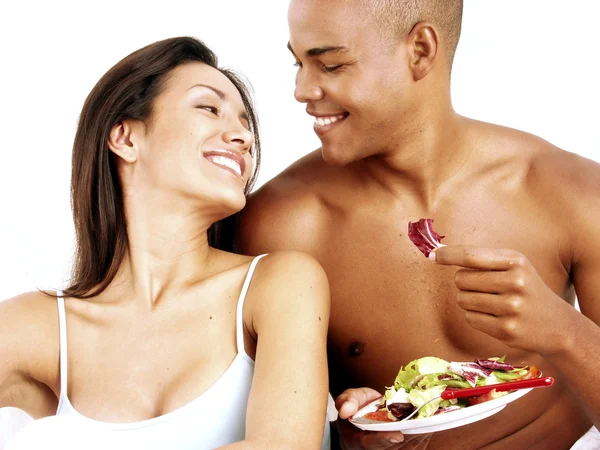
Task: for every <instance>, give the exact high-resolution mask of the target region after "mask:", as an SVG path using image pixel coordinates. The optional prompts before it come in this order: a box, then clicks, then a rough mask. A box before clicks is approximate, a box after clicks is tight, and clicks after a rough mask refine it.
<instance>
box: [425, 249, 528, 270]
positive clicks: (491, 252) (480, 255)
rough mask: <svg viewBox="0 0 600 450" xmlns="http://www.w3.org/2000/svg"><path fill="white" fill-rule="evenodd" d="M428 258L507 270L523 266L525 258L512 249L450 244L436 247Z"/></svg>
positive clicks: (444, 262) (438, 261)
mask: <svg viewBox="0 0 600 450" xmlns="http://www.w3.org/2000/svg"><path fill="white" fill-rule="evenodd" d="M429 258H430V259H431V260H433V261H435V262H436V263H438V264H444V265H451V266H460V267H466V268H468V269H478V270H509V269H511V268H513V267H518V266H524V265H525V264H526V263H527V260H526V258H525V257H524V256H523V255H522V254H520V253H519V252H516V251H514V250H508V249H500V248H481V247H472V246H469V245H452V246H445V247H441V248H438V249H436V250H435V251H434V252H432V253H431V254H430V255H429Z"/></svg>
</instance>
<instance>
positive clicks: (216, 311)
mask: <svg viewBox="0 0 600 450" xmlns="http://www.w3.org/2000/svg"><path fill="white" fill-rule="evenodd" d="M258 144H259V142H258V134H257V121H256V118H255V114H254V111H253V108H252V104H251V100H250V97H249V95H248V93H247V90H246V88H245V87H244V85H243V83H242V82H241V81H240V80H239V79H238V78H237V77H236V76H235V75H234V74H232V73H231V72H229V71H226V70H222V69H219V68H218V65H217V59H216V57H215V55H214V54H213V53H212V52H211V51H210V50H209V49H208V48H206V47H205V46H204V45H203V44H202V43H201V42H199V41H197V40H195V39H192V38H187V37H184V38H174V39H167V40H164V41H160V42H156V43H154V44H152V45H149V46H147V47H145V48H142V49H141V50H138V51H136V52H134V53H132V54H131V55H129V56H127V57H126V58H125V59H123V60H122V61H121V62H119V63H118V64H117V65H115V66H114V67H113V68H112V69H110V70H109V71H108V73H106V74H105V75H104V76H103V77H102V79H101V80H100V81H99V82H98V84H97V85H96V86H95V87H94V89H93V90H92V92H91V93H90V95H89V96H88V98H87V100H86V102H85V104H84V106H83V110H82V113H81V117H80V121H79V125H78V129H77V134H76V137H75V143H74V147H73V166H72V185H71V192H72V207H73V215H74V222H75V229H76V237H77V247H76V257H75V264H74V270H73V278H72V280H71V283H70V285H69V287H67V288H66V289H65V290H64V291H63V292H62V293H61V292H58V293H56V294H54V293H52V295H48V293H39V292H36V293H28V294H23V295H21V296H19V297H16V298H13V299H10V300H7V301H5V302H2V303H0V324H1V325H0V359H1V360H2V361H3V364H2V365H0V407H3V406H14V407H18V408H21V409H23V410H25V411H27V412H28V413H29V414H30V415H32V416H33V417H36V418H40V417H46V416H50V415H54V414H56V415H57V416H58V417H56V418H54V419H53V424H52V427H48V426H45V427H41V425H39V424H40V423H41V422H43V421H40V422H37V424H38V428H37V430H36V422H34V423H33V424H32V425H31V426H30V429H29V430H24V431H27V432H28V433H29V434H30V435H33V434H35V435H36V436H37V438H38V439H40V436H41V439H43V440H44V442H47V443H48V444H49V445H50V447H52V445H51V443H52V442H54V441H53V439H55V442H57V443H60V442H61V436H60V435H58V432H54V433H53V432H52V430H61V429H63V428H64V427H62V428H61V426H60V424H61V423H62V424H65V423H67V422H68V424H69V426H68V428H67V429H68V430H71V431H72V432H73V433H75V432H76V431H77V430H86V433H91V431H90V430H95V432H96V433H97V434H94V435H93V436H94V439H97V438H98V437H99V436H107V435H111V436H113V437H115V436H116V439H115V441H114V442H116V443H127V445H133V446H135V447H136V448H144V449H150V448H172V449H188V448H189V449H191V448H194V449H199V448H216V447H221V446H222V448H226V449H238V448H239V449H246V448H247V449H271V448H272V449H283V448H286V449H287V448H289V449H295V448H298V449H318V448H319V447H320V446H321V439H322V436H323V426H324V423H325V420H324V419H325V415H326V403H327V376H326V348H325V347H326V344H325V341H326V333H327V323H328V317H329V290H328V289H329V288H328V284H327V280H326V277H325V275H324V272H323V270H322V269H321V267H320V266H319V265H318V263H317V262H316V261H315V260H314V259H312V258H311V257H309V256H307V255H304V254H301V253H294V252H281V253H274V254H269V255H267V256H264V257H257V258H252V257H248V256H242V255H238V254H235V253H231V252H230V251H231V250H233V247H234V243H235V240H234V236H233V234H232V230H234V229H235V226H234V221H235V216H232V215H233V214H235V213H237V212H238V211H239V210H241V209H242V208H243V207H244V205H245V194H246V193H248V192H249V191H250V189H251V186H252V181H253V180H254V176H253V175H252V174H253V159H254V158H255V159H256V161H257V165H258V160H259V145H258ZM254 174H255V172H254ZM225 218H227V219H225ZM225 250H227V251H225ZM259 260H260V262H259ZM254 361H256V364H254ZM62 417H64V418H65V420H64V421H62V422H61V418H62ZM67 418H68V420H67ZM74 424H80V427H79V426H74ZM47 433H50V434H51V435H52V434H54V435H52V436H46V434H47ZM86 436H87V439H88V440H89V442H88V444H91V443H92V442H91V441H92V439H91V436H92V435H91V434H86ZM63 437H64V434H63ZM84 438H85V436H84ZM78 443H79V445H85V444H86V443H85V442H78ZM82 448H84V447H82Z"/></svg>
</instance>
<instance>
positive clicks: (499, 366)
mask: <svg viewBox="0 0 600 450" xmlns="http://www.w3.org/2000/svg"><path fill="white" fill-rule="evenodd" d="M475 362H476V363H477V364H479V365H480V366H481V367H485V368H486V369H492V370H513V369H514V368H515V367H514V366H513V365H512V364H507V363H503V362H499V361H494V360H493V359H478V360H476V361H475Z"/></svg>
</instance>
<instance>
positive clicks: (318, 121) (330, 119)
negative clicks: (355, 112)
mask: <svg viewBox="0 0 600 450" xmlns="http://www.w3.org/2000/svg"><path fill="white" fill-rule="evenodd" d="M345 117H346V115H345V114H340V115H337V116H327V117H315V125H316V126H318V127H324V126H325V125H330V124H332V123H334V122H337V121H338V120H342V119H343V118H345Z"/></svg>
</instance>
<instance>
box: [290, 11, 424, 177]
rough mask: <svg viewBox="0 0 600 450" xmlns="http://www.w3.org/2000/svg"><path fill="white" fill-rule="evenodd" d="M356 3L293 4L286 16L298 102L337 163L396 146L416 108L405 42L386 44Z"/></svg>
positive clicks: (325, 155)
mask: <svg viewBox="0 0 600 450" xmlns="http://www.w3.org/2000/svg"><path fill="white" fill-rule="evenodd" d="M355 3H356V2H355V1H350V2H349V1H342V0H327V1H322V0H292V1H291V3H290V7H289V11H288V21H289V28H290V42H289V47H290V50H291V51H292V53H293V55H294V57H295V58H296V62H297V64H298V73H297V75H296V90H295V97H296V99H297V100H298V101H299V102H301V103H306V105H307V106H306V110H307V112H308V114H310V115H312V116H315V125H314V130H315V132H316V133H317V135H318V136H319V138H320V140H321V143H322V154H323V158H324V160H325V161H326V162H328V163H329V164H335V165H345V164H348V163H350V162H353V161H357V160H360V159H363V158H366V157H368V156H372V155H377V154H385V153H387V152H389V151H392V150H393V149H394V147H397V146H398V144H399V141H398V140H399V139H401V136H402V126H403V124H404V123H405V122H406V120H407V119H406V118H407V116H408V115H409V114H410V111H411V106H410V105H411V103H412V100H411V96H410V91H411V89H410V88H411V86H412V84H413V81H412V76H411V75H410V74H409V66H408V55H407V49H406V45H405V44H404V43H403V42H389V41H386V40H385V37H384V34H383V33H382V32H381V30H380V29H379V28H378V26H377V24H375V22H374V21H373V19H372V18H371V17H365V14H364V12H363V11H362V9H359V8H358V6H356V5H355Z"/></svg>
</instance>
